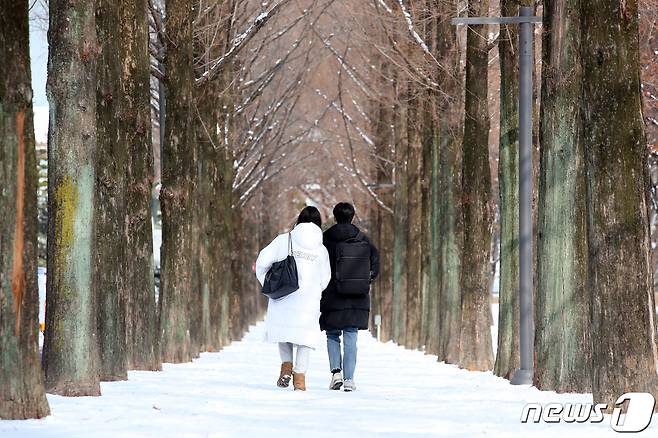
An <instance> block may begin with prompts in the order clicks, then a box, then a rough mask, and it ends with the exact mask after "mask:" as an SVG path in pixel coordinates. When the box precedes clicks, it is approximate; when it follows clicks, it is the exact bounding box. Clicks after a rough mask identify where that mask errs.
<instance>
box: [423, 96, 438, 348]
mask: <svg viewBox="0 0 658 438" xmlns="http://www.w3.org/2000/svg"><path fill="white" fill-rule="evenodd" d="M425 99H426V101H425V102H424V104H423V105H422V109H421V111H422V131H421V138H422V145H423V150H422V158H421V161H422V168H421V179H420V181H421V204H422V211H421V220H422V224H421V231H420V236H421V248H420V257H421V261H420V263H421V266H420V298H421V301H420V309H421V315H420V345H421V346H424V347H425V351H426V352H427V351H428V349H429V343H428V341H429V326H430V322H429V321H430V307H429V303H430V301H431V297H430V295H431V294H432V293H436V289H435V288H434V287H433V286H436V283H434V285H432V284H431V283H430V276H431V273H430V271H431V262H430V260H431V259H432V257H433V256H434V257H436V254H432V231H431V226H432V186H431V182H432V146H433V145H434V129H433V120H432V114H431V107H430V102H431V99H432V94H431V93H425Z"/></svg>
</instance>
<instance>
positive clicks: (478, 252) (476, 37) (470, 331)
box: [459, 0, 493, 371]
mask: <svg viewBox="0 0 658 438" xmlns="http://www.w3.org/2000/svg"><path fill="white" fill-rule="evenodd" d="M488 11H489V1H488V0H471V1H470V2H469V15H471V16H484V15H487V14H488ZM486 31H487V27H486V26H485V25H477V26H469V28H468V31H467V36H466V41H467V42H466V103H465V113H464V114H465V121H464V143H463V148H464V160H463V164H462V166H463V167H462V168H463V173H462V181H463V183H462V190H463V198H462V199H463V215H464V246H463V250H464V253H463V259H462V269H461V279H460V281H461V290H462V323H461V324H462V325H461V335H460V358H459V365H460V366H462V367H464V368H466V369H469V370H481V371H484V370H490V369H491V368H492V367H493V350H492V346H491V329H490V319H491V316H490V315H491V305H490V294H491V291H490V290H489V285H490V284H491V281H490V276H491V265H490V262H489V260H490V251H491V232H492V226H493V214H492V213H493V208H492V205H491V171H490V168H489V140H488V139H489V111H488V105H487V90H488V88H487V87H488V83H487V77H488V75H487V71H488V60H489V55H488V42H487V39H486V35H487V32H486Z"/></svg>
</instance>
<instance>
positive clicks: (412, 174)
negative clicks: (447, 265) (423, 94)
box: [405, 86, 423, 348]
mask: <svg viewBox="0 0 658 438" xmlns="http://www.w3.org/2000/svg"><path fill="white" fill-rule="evenodd" d="M416 93H417V90H415V89H414V88H412V87H411V86H409V94H410V95H412V96H411V99H410V100H409V103H408V105H409V106H408V109H407V157H406V160H407V175H406V178H407V205H406V209H407V214H408V219H407V230H406V232H407V257H406V264H407V266H406V271H407V296H406V301H407V303H406V305H407V317H406V319H407V328H406V337H405V346H406V347H408V348H419V347H420V346H421V344H420V319H421V314H422V312H421V285H422V282H421V281H422V277H421V266H422V252H421V250H422V238H421V232H422V227H423V203H422V181H421V178H422V174H421V172H422V153H423V143H422V137H421V129H420V127H421V126H422V123H421V121H420V120H419V118H420V117H422V113H421V111H420V110H419V106H420V105H421V102H420V99H419V98H418V96H417V95H416Z"/></svg>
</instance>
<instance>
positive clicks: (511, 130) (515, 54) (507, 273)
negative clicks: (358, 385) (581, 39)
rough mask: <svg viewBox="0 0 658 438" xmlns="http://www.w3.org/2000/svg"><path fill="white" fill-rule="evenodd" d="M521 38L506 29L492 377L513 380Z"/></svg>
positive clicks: (511, 4)
mask: <svg viewBox="0 0 658 438" xmlns="http://www.w3.org/2000/svg"><path fill="white" fill-rule="evenodd" d="M520 1H523V0H501V3H500V7H501V15H502V16H504V17H511V16H516V15H518V14H519V2H520ZM518 35H519V32H518V25H517V24H512V25H502V26H501V30H500V36H499V38H498V53H499V57H500V143H499V145H500V146H499V148H500V149H499V150H500V152H499V161H498V182H499V191H500V204H499V205H500V207H499V209H500V285H499V287H498V299H499V302H498V349H497V350H496V363H495V365H494V374H496V375H497V376H501V377H504V378H506V379H509V378H510V377H511V375H512V373H513V372H514V370H516V369H518V368H519V367H520V353H519V172H518V168H519V85H518V84H519V47H518V40H519V37H518Z"/></svg>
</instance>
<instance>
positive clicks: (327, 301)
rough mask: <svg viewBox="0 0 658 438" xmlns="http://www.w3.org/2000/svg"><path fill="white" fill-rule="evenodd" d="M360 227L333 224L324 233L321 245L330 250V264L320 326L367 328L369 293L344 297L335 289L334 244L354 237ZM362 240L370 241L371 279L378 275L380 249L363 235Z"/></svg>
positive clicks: (325, 327)
mask: <svg viewBox="0 0 658 438" xmlns="http://www.w3.org/2000/svg"><path fill="white" fill-rule="evenodd" d="M358 233H359V229H358V228H357V227H356V226H355V225H352V224H336V225H334V226H333V227H331V228H329V229H328V230H327V231H325V232H324V236H323V237H324V239H323V241H324V246H325V247H326V248H327V251H328V252H329V263H330V265H331V281H330V282H329V286H327V288H326V289H325V290H324V292H322V300H321V301H320V312H321V315H320V329H321V330H343V329H346V328H350V327H356V328H358V329H361V330H367V329H368V319H369V314H370V294H367V295H363V296H356V297H353V296H347V295H342V294H339V293H338V292H336V244H338V243H339V242H344V241H346V240H347V239H351V238H353V237H356V235H357V234H358ZM361 235H362V236H363V240H365V241H366V242H368V243H369V244H370V271H371V279H372V280H374V279H375V278H376V277H377V275H379V251H377V248H375V245H373V244H372V241H371V240H370V238H368V236H366V235H365V234H363V233H362V234H361Z"/></svg>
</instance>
